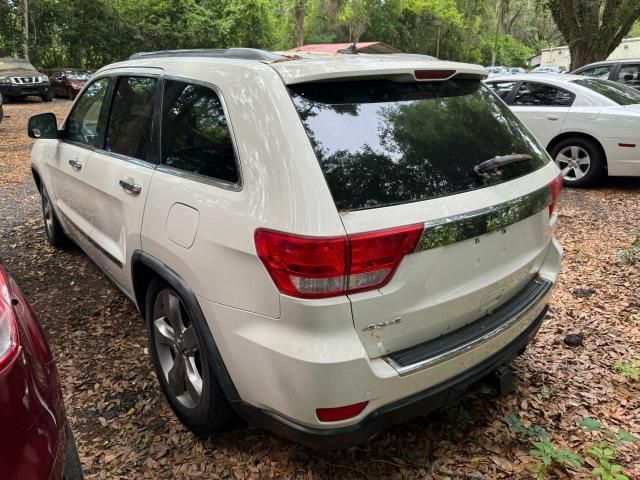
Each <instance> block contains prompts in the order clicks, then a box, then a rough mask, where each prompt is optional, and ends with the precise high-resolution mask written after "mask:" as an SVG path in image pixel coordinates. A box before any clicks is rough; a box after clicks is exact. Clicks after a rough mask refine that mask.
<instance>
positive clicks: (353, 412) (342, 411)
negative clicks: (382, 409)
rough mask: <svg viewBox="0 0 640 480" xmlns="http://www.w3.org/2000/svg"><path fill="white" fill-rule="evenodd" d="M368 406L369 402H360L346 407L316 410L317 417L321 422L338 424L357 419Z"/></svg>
mask: <svg viewBox="0 0 640 480" xmlns="http://www.w3.org/2000/svg"><path fill="white" fill-rule="evenodd" d="M368 404H369V402H360V403H354V404H353V405H346V406H344V407H335V408H316V415H317V416H318V420H320V421H321V422H338V421H340V420H347V419H348V418H353V417H357V416H358V415H360V413H361V412H362V411H363V410H364V409H365V407H366V406H367V405H368Z"/></svg>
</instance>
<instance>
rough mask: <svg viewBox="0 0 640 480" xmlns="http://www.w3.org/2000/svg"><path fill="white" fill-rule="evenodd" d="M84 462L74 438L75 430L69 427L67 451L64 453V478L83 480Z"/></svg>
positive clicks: (67, 479)
mask: <svg viewBox="0 0 640 480" xmlns="http://www.w3.org/2000/svg"><path fill="white" fill-rule="evenodd" d="M83 478H84V476H83V474H82V464H81V463H80V456H79V455H78V447H76V441H75V439H74V438H73V432H72V431H71V429H70V428H69V427H67V451H66V453H65V455H64V472H63V474H62V479H63V480H83Z"/></svg>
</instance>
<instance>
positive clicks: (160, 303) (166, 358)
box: [153, 289, 203, 408]
mask: <svg viewBox="0 0 640 480" xmlns="http://www.w3.org/2000/svg"><path fill="white" fill-rule="evenodd" d="M153 330H154V332H153V333H154V335H153V336H154V340H155V347H156V351H157V353H158V358H159V360H160V366H161V368H162V373H163V375H164V378H165V380H166V381H167V384H168V386H169V390H170V392H171V394H172V395H173V396H174V397H175V398H176V400H177V401H178V402H179V403H180V404H182V405H183V406H184V407H186V408H194V407H196V406H197V405H198V404H199V403H200V401H201V399H202V391H203V382H202V361H201V356H200V343H199V341H198V335H197V333H196V330H195V327H194V326H193V323H192V322H191V319H190V318H189V315H188V313H187V311H186V309H185V308H184V304H183V303H182V300H181V299H180V297H178V295H177V294H176V293H175V292H174V291H173V290H170V289H163V290H161V291H160V292H159V293H158V296H157V297H156V301H155V305H154V310H153Z"/></svg>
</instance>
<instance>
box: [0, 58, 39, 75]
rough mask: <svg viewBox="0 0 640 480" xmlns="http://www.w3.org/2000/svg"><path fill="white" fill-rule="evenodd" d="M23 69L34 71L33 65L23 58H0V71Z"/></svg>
mask: <svg viewBox="0 0 640 480" xmlns="http://www.w3.org/2000/svg"><path fill="white" fill-rule="evenodd" d="M16 70H25V71H34V70H35V67H34V66H33V65H31V64H30V63H29V62H27V61H25V60H18V59H12V58H2V59H0V72H8V71H16Z"/></svg>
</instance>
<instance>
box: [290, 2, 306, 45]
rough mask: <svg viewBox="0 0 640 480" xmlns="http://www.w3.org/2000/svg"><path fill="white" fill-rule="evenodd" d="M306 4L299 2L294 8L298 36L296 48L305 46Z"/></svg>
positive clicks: (295, 27) (295, 28)
mask: <svg viewBox="0 0 640 480" xmlns="http://www.w3.org/2000/svg"><path fill="white" fill-rule="evenodd" d="M304 2H305V0H297V1H296V3H295V5H294V6H293V21H294V30H295V35H296V47H301V46H302V45H304Z"/></svg>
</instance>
